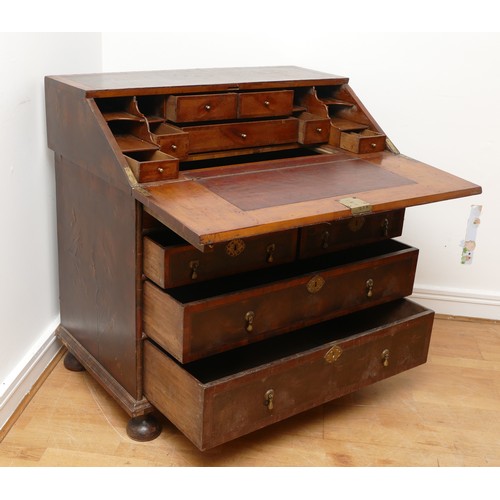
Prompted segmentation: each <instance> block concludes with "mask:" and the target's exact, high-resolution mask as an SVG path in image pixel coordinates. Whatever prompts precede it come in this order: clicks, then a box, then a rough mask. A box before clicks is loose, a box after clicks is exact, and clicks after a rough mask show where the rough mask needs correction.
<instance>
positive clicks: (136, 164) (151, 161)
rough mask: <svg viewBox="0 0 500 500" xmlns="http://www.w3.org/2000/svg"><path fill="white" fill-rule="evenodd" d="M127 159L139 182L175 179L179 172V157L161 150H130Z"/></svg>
mask: <svg viewBox="0 0 500 500" xmlns="http://www.w3.org/2000/svg"><path fill="white" fill-rule="evenodd" d="M125 159H126V160H127V163H128V164H129V166H130V168H131V170H132V172H133V173H134V175H135V178H136V179H137V181H138V182H156V181H163V180H166V179H175V178H177V175H178V173H179V159H178V158H174V157H173V156H170V155H167V154H165V153H162V152H161V151H137V152H130V153H127V154H126V155H125Z"/></svg>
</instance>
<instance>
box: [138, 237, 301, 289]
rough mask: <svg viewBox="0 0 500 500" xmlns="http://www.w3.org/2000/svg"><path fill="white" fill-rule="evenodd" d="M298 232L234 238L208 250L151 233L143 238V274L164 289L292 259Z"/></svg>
mask: <svg viewBox="0 0 500 500" xmlns="http://www.w3.org/2000/svg"><path fill="white" fill-rule="evenodd" d="M297 233H298V231H297V230H295V229H292V230H290V231H281V232H278V233H273V234H266V235H263V236H257V237H254V238H246V239H237V240H231V241H229V242H227V243H223V244H216V245H214V248H213V250H212V251H211V252H206V253H202V252H200V251H199V250H197V249H196V248H194V247H193V246H191V245H189V244H185V243H184V244H171V243H170V242H169V241H168V236H169V235H165V234H158V235H156V236H154V235H152V236H150V237H146V238H144V266H143V269H144V274H145V275H146V276H147V277H148V278H149V279H151V280H152V281H154V282H155V283H156V284H157V285H159V286H161V287H162V288H173V287H176V286H182V285H189V284H192V283H198V282H202V281H206V280H210V279H213V278H218V277H221V276H228V275H231V274H237V273H242V272H245V271H251V270H254V269H261V268H269V267H272V266H275V265H278V264H284V263H287V262H292V261H293V260H294V259H295V257H296V253H297ZM165 236H167V237H166V238H165Z"/></svg>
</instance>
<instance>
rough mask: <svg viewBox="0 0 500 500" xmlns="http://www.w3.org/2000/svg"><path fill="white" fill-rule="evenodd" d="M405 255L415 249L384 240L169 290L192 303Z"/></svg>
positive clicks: (180, 299) (182, 300)
mask: <svg viewBox="0 0 500 500" xmlns="http://www.w3.org/2000/svg"><path fill="white" fill-rule="evenodd" d="M406 251H414V249H413V248H412V247H409V246H408V245H405V244H404V243H401V242H399V241H395V240H387V241H383V242H379V243H374V244H371V245H365V246H362V247H358V248H354V249H350V250H343V251H339V252H334V253H331V254H327V255H321V256H319V257H314V258H311V259H307V260H300V261H296V262H294V263H291V264H284V265H281V266H276V267H274V268H272V269H263V270H259V271H253V272H249V273H244V274H241V275H238V276H230V277H227V278H220V279H217V280H212V281H208V282H204V283H197V284H194V285H186V286H181V287H177V288H172V289H170V290H169V294H170V295H171V296H172V297H173V298H175V299H176V300H177V301H178V302H181V303H188V302H194V301H197V300H205V299H208V298H210V297H215V296H217V295H223V294H226V293H233V292H239V291H241V290H243V289H247V288H252V287H256V286H262V285H266V284H268V283H273V282H276V281H280V280H286V279H290V278H293V277H295V276H300V275H303V274H308V273H315V272H319V271H321V270H324V269H330V268H332V267H335V266H338V267H341V266H345V265H347V264H351V263H355V262H362V261H365V260H369V259H378V258H380V257H382V256H385V255H388V254H394V253H397V252H406Z"/></svg>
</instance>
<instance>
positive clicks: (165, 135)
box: [151, 123, 189, 159]
mask: <svg viewBox="0 0 500 500" xmlns="http://www.w3.org/2000/svg"><path fill="white" fill-rule="evenodd" d="M151 135H152V137H153V140H154V141H155V143H156V144H158V146H159V147H160V151H162V152H163V153H166V154H168V155H171V156H174V157H176V158H179V159H183V158H186V157H187V155H188V151H189V135H188V134H186V132H183V131H182V130H181V129H180V128H177V127H174V126H172V125H168V124H166V123H161V124H159V125H155V126H154V127H153V128H152V131H151Z"/></svg>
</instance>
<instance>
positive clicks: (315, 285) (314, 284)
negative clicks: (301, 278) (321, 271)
mask: <svg viewBox="0 0 500 500" xmlns="http://www.w3.org/2000/svg"><path fill="white" fill-rule="evenodd" d="M324 284H325V280H324V278H322V277H321V276H319V275H317V276H313V277H312V278H311V279H310V280H309V281H308V282H307V285H306V288H307V291H308V292H309V293H318V292H319V291H320V290H321V289H322V288H323V285H324Z"/></svg>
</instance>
